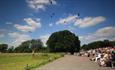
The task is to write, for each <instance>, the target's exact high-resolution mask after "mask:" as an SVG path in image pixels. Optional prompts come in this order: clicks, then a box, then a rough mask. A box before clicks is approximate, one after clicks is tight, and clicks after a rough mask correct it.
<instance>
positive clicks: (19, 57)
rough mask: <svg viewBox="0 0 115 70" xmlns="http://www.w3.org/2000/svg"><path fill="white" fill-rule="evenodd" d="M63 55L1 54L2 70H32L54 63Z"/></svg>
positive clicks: (0, 64) (0, 66)
mask: <svg viewBox="0 0 115 70" xmlns="http://www.w3.org/2000/svg"><path fill="white" fill-rule="evenodd" d="M61 56H62V55H61V54H59V53H40V54H35V55H34V56H32V54H29V53H12V54H9V53H7V54H0V70H32V69H34V68H36V67H39V66H41V65H44V64H46V63H48V62H50V61H53V60H55V59H57V58H59V57H61Z"/></svg>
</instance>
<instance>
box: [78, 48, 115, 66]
mask: <svg viewBox="0 0 115 70" xmlns="http://www.w3.org/2000/svg"><path fill="white" fill-rule="evenodd" d="M79 55H80V56H87V57H89V58H90V60H91V61H95V62H97V63H98V64H99V66H104V67H105V66H111V62H112V61H115V47H105V48H97V49H91V50H88V51H85V52H80V54H79Z"/></svg>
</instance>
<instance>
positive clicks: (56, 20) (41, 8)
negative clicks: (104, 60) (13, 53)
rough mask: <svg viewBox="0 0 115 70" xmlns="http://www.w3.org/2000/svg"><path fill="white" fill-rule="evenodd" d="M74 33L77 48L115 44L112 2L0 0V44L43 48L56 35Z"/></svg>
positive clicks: (114, 8) (114, 13)
mask: <svg viewBox="0 0 115 70" xmlns="http://www.w3.org/2000/svg"><path fill="white" fill-rule="evenodd" d="M60 30H69V31H71V32H72V33H75V34H76V36H78V37H79V39H80V41H81V45H83V44H87V43H90V42H93V41H98V40H105V39H108V40H111V41H113V40H115V0H1V2H0V43H6V44H8V45H9V46H15V47H16V46H18V45H20V44H21V43H22V42H24V41H27V40H31V39H41V40H42V42H43V43H44V45H46V44H45V43H46V41H47V40H48V38H49V36H50V35H51V34H52V33H53V32H56V31H60Z"/></svg>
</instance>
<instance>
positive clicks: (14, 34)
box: [8, 32, 31, 47]
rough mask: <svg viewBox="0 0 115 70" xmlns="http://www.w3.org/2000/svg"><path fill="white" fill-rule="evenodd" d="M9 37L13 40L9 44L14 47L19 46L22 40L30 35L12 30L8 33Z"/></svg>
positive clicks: (28, 38) (27, 38) (25, 39)
mask: <svg viewBox="0 0 115 70" xmlns="http://www.w3.org/2000/svg"><path fill="white" fill-rule="evenodd" d="M8 35H9V36H10V37H11V38H13V39H14V40H13V42H12V43H11V44H10V45H13V46H15V47H17V46H19V45H20V44H21V43H22V42H24V41H27V40H30V39H31V37H30V36H29V35H27V34H22V33H17V32H12V33H9V34H8Z"/></svg>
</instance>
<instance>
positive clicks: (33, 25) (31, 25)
mask: <svg viewBox="0 0 115 70" xmlns="http://www.w3.org/2000/svg"><path fill="white" fill-rule="evenodd" d="M24 21H25V22H26V23H27V25H19V24H15V25H14V26H15V27H16V29H18V30H20V31H22V32H29V31H35V30H36V29H37V28H41V23H40V20H39V21H34V20H33V19H32V18H24Z"/></svg>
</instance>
